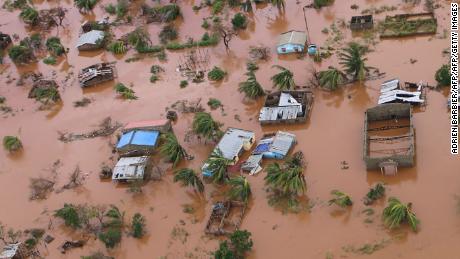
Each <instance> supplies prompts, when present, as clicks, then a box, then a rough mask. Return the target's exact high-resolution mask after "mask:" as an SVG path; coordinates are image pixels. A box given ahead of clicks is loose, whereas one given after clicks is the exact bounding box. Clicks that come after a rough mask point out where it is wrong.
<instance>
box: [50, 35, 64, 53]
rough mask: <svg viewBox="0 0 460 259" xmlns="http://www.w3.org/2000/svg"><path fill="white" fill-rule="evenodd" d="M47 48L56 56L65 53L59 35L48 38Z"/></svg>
mask: <svg viewBox="0 0 460 259" xmlns="http://www.w3.org/2000/svg"><path fill="white" fill-rule="evenodd" d="M46 48H47V49H48V51H50V52H51V54H53V55H54V56H60V55H62V54H64V53H65V48H64V46H62V44H61V40H60V39H59V38H58V37H51V38H48V39H47V40H46Z"/></svg>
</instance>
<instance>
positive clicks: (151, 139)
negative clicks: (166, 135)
mask: <svg viewBox="0 0 460 259" xmlns="http://www.w3.org/2000/svg"><path fill="white" fill-rule="evenodd" d="M159 135H160V132H159V131H157V130H131V131H128V132H126V133H124V134H123V135H122V136H121V138H120V140H119V141H118V144H117V148H122V147H124V146H126V145H128V144H132V145H139V146H155V145H156V143H157V141H158V137H159Z"/></svg>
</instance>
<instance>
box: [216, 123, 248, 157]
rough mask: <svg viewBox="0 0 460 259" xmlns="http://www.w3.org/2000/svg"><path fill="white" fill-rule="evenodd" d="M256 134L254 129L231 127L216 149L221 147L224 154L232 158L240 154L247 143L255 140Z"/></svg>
mask: <svg viewBox="0 0 460 259" xmlns="http://www.w3.org/2000/svg"><path fill="white" fill-rule="evenodd" d="M254 137H255V134H254V132H252V131H247V130H242V129H236V128H229V129H227V131H226V132H225V134H224V136H223V137H222V138H221V139H220V141H219V143H218V144H217V146H216V149H220V151H221V152H222V155H223V156H224V157H225V158H227V159H230V160H233V159H234V158H235V157H237V156H238V153H239V152H240V151H241V149H242V148H243V145H244V144H245V143H250V142H251V141H252V142H253V141H254Z"/></svg>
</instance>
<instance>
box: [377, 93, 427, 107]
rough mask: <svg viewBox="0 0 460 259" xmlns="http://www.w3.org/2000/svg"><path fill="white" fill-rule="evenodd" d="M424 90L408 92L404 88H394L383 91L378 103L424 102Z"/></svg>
mask: <svg viewBox="0 0 460 259" xmlns="http://www.w3.org/2000/svg"><path fill="white" fill-rule="evenodd" d="M421 95H422V92H408V91H404V90H392V91H388V92H385V93H382V94H381V95H380V97H379V102H378V104H383V103H390V102H395V101H399V102H408V103H423V102H424V100H423V99H421V98H420V97H421Z"/></svg>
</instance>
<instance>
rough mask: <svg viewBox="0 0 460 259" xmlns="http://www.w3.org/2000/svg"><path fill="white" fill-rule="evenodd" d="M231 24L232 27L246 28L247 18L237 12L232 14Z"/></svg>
mask: <svg viewBox="0 0 460 259" xmlns="http://www.w3.org/2000/svg"><path fill="white" fill-rule="evenodd" d="M232 25H233V28H234V29H246V26H247V25H248V19H247V18H246V16H245V15H244V14H242V13H237V14H235V16H233V19H232Z"/></svg>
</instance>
